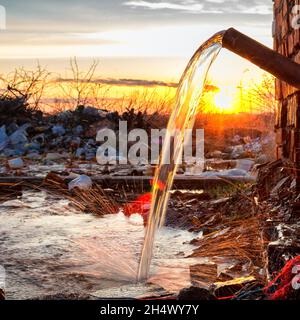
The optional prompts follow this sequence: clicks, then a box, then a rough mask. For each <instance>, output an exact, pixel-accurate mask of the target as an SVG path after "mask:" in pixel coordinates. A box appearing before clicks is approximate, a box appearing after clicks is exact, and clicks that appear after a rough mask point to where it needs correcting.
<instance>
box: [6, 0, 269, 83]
mask: <svg viewBox="0 0 300 320" xmlns="http://www.w3.org/2000/svg"><path fill="white" fill-rule="evenodd" d="M0 4H1V5H2V6H4V7H5V8H6V11H7V30H5V31H0V37H1V44H0V47H1V50H0V59H1V60H0V69H1V72H7V71H9V70H10V69H12V68H13V67H15V66H16V65H18V64H19V65H21V64H22V65H25V66H30V65H33V64H34V63H35V62H36V60H37V59H40V61H41V63H43V62H44V63H45V64H46V65H47V67H49V68H50V69H51V70H53V71H55V72H62V73H63V72H66V69H65V68H66V63H67V59H68V58H69V57H71V56H77V57H79V58H92V57H98V58H99V60H100V68H99V74H100V75H101V76H102V77H105V78H130V79H147V80H162V81H174V82H176V81H178V79H179V77H180V74H181V73H182V71H183V69H184V67H185V65H186V64H187V62H188V60H189V58H190V57H191V56H192V55H193V53H194V51H195V50H196V49H197V47H198V46H199V45H200V44H201V43H202V42H203V41H204V40H206V39H207V38H209V37H210V36H211V35H212V34H214V33H215V32H217V31H220V30H223V29H226V28H228V27H235V28H237V29H238V30H240V31H242V32H244V33H246V34H248V35H250V36H253V37H254V38H256V39H257V40H259V41H260V42H262V43H264V44H266V45H268V46H272V35H271V25H272V1H271V0H248V1H238V0H198V1H194V0H161V1H160V0H145V1H142V0H135V1H131V0H85V1H79V0H68V1H62V0H51V1H46V0H27V1H23V0H0ZM8 60H9V61H8ZM87 61H88V60H87V59H84V60H82V63H83V65H84V64H87V63H88V62H87ZM245 69H249V71H247V76H246V75H245V72H244V70H245ZM258 74H259V72H258V71H257V69H256V68H252V67H251V65H249V64H248V63H246V62H245V61H243V60H242V59H239V58H237V57H235V56H234V55H233V54H231V53H230V54H229V53H223V54H222V55H221V57H220V59H219V60H218V62H217V65H216V67H215V68H214V71H213V76H214V77H215V78H217V79H218V80H219V81H221V82H224V83H226V82H228V83H229V82H233V81H235V82H236V81H238V79H240V78H241V76H243V77H245V78H249V79H250V78H252V77H256V76H257V75H258ZM245 81H246V80H245Z"/></svg>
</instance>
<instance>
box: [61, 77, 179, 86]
mask: <svg viewBox="0 0 300 320" xmlns="http://www.w3.org/2000/svg"><path fill="white" fill-rule="evenodd" d="M57 81H58V82H72V81H74V79H63V78H60V79H57ZM82 81H83V82H84V80H82ZM92 82H93V83H99V84H106V85H114V86H133V87H139V86H141V87H157V86H160V87H170V88H177V86H178V84H177V83H174V82H164V81H156V80H138V79H97V80H93V81H92Z"/></svg>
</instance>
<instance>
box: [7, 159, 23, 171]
mask: <svg viewBox="0 0 300 320" xmlns="http://www.w3.org/2000/svg"><path fill="white" fill-rule="evenodd" d="M8 166H9V168H10V169H15V170H16V169H21V168H23V167H24V161H23V159H22V158H15V159H11V160H8Z"/></svg>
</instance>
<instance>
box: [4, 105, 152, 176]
mask: <svg viewBox="0 0 300 320" xmlns="http://www.w3.org/2000/svg"><path fill="white" fill-rule="evenodd" d="M22 110H23V109H22ZM17 115H18V116H16V117H13V116H10V117H9V118H10V119H8V117H7V118H5V121H4V120H1V119H0V120H1V121H0V163H2V167H1V166H0V174H4V173H7V174H11V173H12V172H9V171H7V169H11V170H21V169H24V167H25V166H26V164H28V163H29V164H31V163H38V164H40V165H46V166H48V165H54V164H57V163H64V164H68V163H72V162H73V161H79V162H84V161H86V162H89V163H93V162H94V163H95V162H96V153H97V149H98V148H99V146H100V144H101V143H100V142H99V143H98V142H97V141H96V135H97V132H98V131H99V130H101V129H103V128H109V129H113V130H115V131H116V133H118V126H119V121H120V120H127V121H128V128H129V129H130V127H137V126H139V127H140V128H143V129H148V128H149V122H148V120H149V118H148V116H147V115H146V114H143V113H141V112H138V113H135V111H134V110H130V111H127V112H124V113H123V114H121V115H119V114H118V113H117V112H108V111H106V110H100V109H97V108H94V107H84V106H78V107H77V108H76V110H74V111H71V110H68V111H64V112H61V113H57V114H55V115H46V114H41V113H39V115H38V116H37V115H36V113H34V115H32V116H31V117H29V116H24V115H23V111H22V117H21V116H20V112H19V113H17ZM116 153H117V157H120V156H121V155H118V152H117V150H116ZM27 169H28V168H27ZM106 169H107V168H106ZM118 169H119V170H121V169H122V168H120V167H119V168H118ZM144 169H145V168H144ZM144 169H143V170H144ZM33 170H34V169H33ZM143 170H140V171H141V174H142V171H143ZM27 171H31V170H27ZM112 171H113V168H112ZM136 171H138V169H137V170H136ZM107 173H108V172H107ZM136 174H137V175H138V174H139V172H136Z"/></svg>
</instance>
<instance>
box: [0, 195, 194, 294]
mask: <svg viewBox="0 0 300 320" xmlns="http://www.w3.org/2000/svg"><path fill="white" fill-rule="evenodd" d="M0 218H1V224H0V252H1V255H0V265H2V266H4V267H5V270H6V298H7V299H33V298H43V297H45V296H51V295H57V294H59V295H61V296H64V295H70V294H74V295H80V296H84V295H90V294H93V293H94V292H96V291H98V290H101V291H100V292H102V293H103V296H110V295H116V291H118V289H116V288H119V287H123V288H126V286H127V287H128V288H129V287H131V286H132V284H134V283H135V278H136V272H137V266H138V261H139V256H140V251H141V246H142V242H143V237H144V227H143V221H142V218H141V217H140V216H138V215H134V216H132V217H131V218H130V219H129V220H128V219H127V218H126V217H125V216H124V215H123V214H122V213H119V214H116V215H107V216H105V217H104V218H98V217H96V216H93V215H90V214H82V213H79V212H77V211H75V209H73V208H71V207H70V206H69V205H68V201H66V200H61V199H56V198H55V197H53V196H49V195H47V194H46V193H44V192H34V191H25V192H24V193H23V196H22V198H20V199H16V200H10V201H7V202H4V203H1V204H0ZM196 236H197V234H195V233H190V232H187V231H182V230H176V229H171V228H163V229H162V230H161V231H160V233H159V235H158V236H157V241H156V245H155V254H154V259H153V266H152V272H151V274H152V275H151V278H150V279H149V282H150V283H153V284H155V286H153V291H155V290H157V288H156V287H157V286H159V287H162V288H164V289H166V290H167V291H168V292H177V291H179V290H180V289H181V288H183V287H185V286H187V285H189V283H190V276H189V266H190V265H191V264H195V263H197V262H199V259H196V260H195V259H193V260H192V259H186V258H185V256H187V255H189V253H191V250H192V249H193V246H191V245H190V244H189V242H190V240H192V239H193V238H195V237H196ZM140 287H141V286H139V294H141V293H142V292H141V291H143V290H140ZM142 287H143V285H142ZM146 291H147V292H148V294H151V287H150V289H149V286H148V287H147V289H146ZM123 293H124V292H123ZM124 295H126V293H124Z"/></svg>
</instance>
